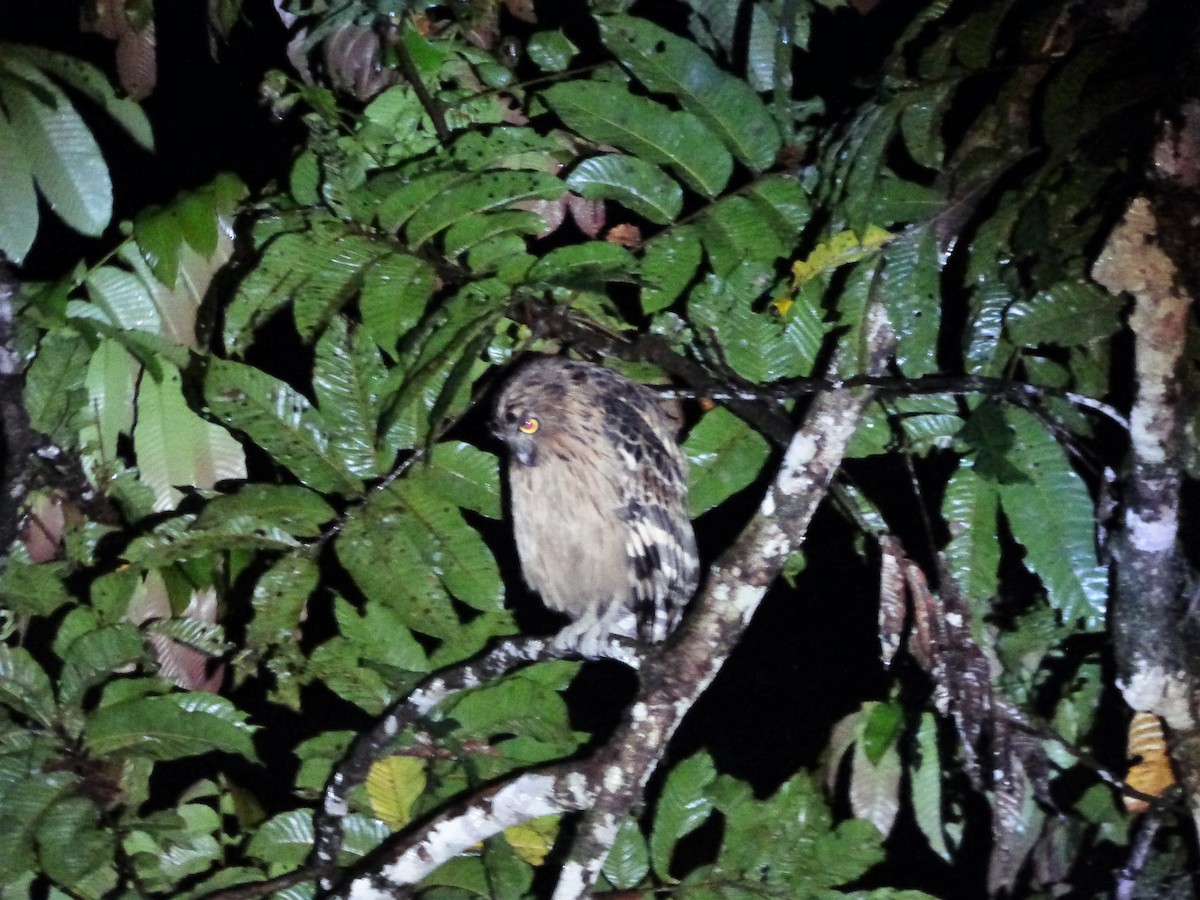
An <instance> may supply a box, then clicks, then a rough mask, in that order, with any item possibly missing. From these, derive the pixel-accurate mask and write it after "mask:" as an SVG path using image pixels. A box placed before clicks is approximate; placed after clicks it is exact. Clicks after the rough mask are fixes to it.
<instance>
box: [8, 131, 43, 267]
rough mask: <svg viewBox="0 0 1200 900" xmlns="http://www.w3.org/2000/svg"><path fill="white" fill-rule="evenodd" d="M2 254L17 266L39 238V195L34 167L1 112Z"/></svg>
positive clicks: (15, 132) (15, 133) (18, 137)
mask: <svg viewBox="0 0 1200 900" xmlns="http://www.w3.org/2000/svg"><path fill="white" fill-rule="evenodd" d="M0 184H2V185H4V190H2V191H0V252H2V253H3V254H4V255H5V256H6V257H7V258H8V259H9V260H11V261H12V262H13V263H15V264H16V265H20V264H21V263H22V262H24V260H25V254H27V253H28V252H29V248H30V247H32V246H33V239H34V238H35V237H37V230H38V220H39V218H40V216H39V214H38V205H37V194H36V193H35V192H34V190H33V163H32V162H31V161H30V159H29V156H28V154H27V153H26V152H25V148H24V147H23V145H22V141H21V140H20V135H19V134H18V132H17V130H16V128H15V127H14V126H13V124H12V123H11V122H9V120H8V117H7V116H6V115H5V114H4V112H3V110H0Z"/></svg>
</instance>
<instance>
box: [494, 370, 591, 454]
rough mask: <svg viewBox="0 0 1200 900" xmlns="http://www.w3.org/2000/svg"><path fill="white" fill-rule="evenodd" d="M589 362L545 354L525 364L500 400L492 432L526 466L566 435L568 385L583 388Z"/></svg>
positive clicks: (506, 386)
mask: <svg viewBox="0 0 1200 900" xmlns="http://www.w3.org/2000/svg"><path fill="white" fill-rule="evenodd" d="M589 368H598V367H594V366H590V364H588V363H577V362H572V361H570V360H566V359H561V358H558V357H542V358H539V359H536V360H534V361H533V362H531V363H528V364H526V365H524V366H522V367H521V368H520V369H519V370H518V371H517V373H516V375H514V376H513V377H512V378H511V379H510V380H509V382H508V384H506V385H505V386H504V390H503V391H501V392H500V396H499V398H498V399H497V400H496V411H495V414H494V415H493V417H492V433H493V434H495V435H496V437H498V438H499V439H500V440H502V441H504V443H505V444H506V445H507V446H508V451H509V453H510V454H511V455H512V458H513V459H514V460H516V461H517V462H519V463H520V464H521V465H524V466H535V465H537V463H538V451H539V448H541V449H542V450H543V451H544V450H545V449H546V445H547V444H548V443H550V444H553V443H554V441H555V439H556V436H557V437H562V436H563V434H564V430H565V429H566V428H567V426H568V423H567V422H566V420H567V419H569V418H570V416H571V412H570V409H571V404H570V403H568V402H566V401H567V397H568V387H569V386H570V387H573V388H575V389H576V390H579V388H580V387H581V386H583V384H584V383H585V382H586V381H587V380H588V376H589V374H590V373H589V371H588V369H589Z"/></svg>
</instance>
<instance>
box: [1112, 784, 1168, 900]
mask: <svg viewBox="0 0 1200 900" xmlns="http://www.w3.org/2000/svg"><path fill="white" fill-rule="evenodd" d="M1161 825H1162V813H1161V812H1160V811H1159V810H1157V809H1154V808H1153V807H1151V809H1150V812H1148V813H1147V814H1146V817H1145V818H1144V819H1143V820H1142V827H1141V829H1140V830H1139V831H1138V835H1137V838H1136V839H1135V840H1134V842H1133V845H1132V846H1131V847H1130V848H1129V857H1128V859H1126V861H1125V867H1124V868H1123V869H1121V871H1120V872H1119V873H1118V874H1117V886H1116V889H1115V890H1114V891H1113V898H1114V900H1133V897H1134V893H1135V892H1136V891H1137V886H1138V876H1140V875H1141V874H1142V869H1144V868H1145V867H1146V861H1147V860H1148V859H1149V858H1150V849H1151V847H1153V845H1154V838H1155V835H1157V834H1158V829H1159V827H1160V826H1161Z"/></svg>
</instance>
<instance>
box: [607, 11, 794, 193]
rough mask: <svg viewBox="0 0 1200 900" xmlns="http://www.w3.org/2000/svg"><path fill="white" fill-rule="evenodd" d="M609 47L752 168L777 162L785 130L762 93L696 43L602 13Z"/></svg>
mask: <svg viewBox="0 0 1200 900" xmlns="http://www.w3.org/2000/svg"><path fill="white" fill-rule="evenodd" d="M597 22H598V23H599V25H600V37H601V40H603V41H604V44H605V46H607V47H608V49H609V50H610V51H612V53H613V54H614V55H615V56H616V57H617V59H619V60H620V61H621V63H622V64H623V65H625V66H627V67H628V68H629V70H630V71H631V72H633V74H634V76H635V77H636V78H637V79H638V80H639V81H640V82H642V84H644V85H645V86H646V87H647V88H648V89H649V90H651V91H654V92H655V93H660V94H670V95H672V96H674V97H676V98H678V100H679V102H680V104H681V105H682V106H683V108H684V109H685V110H687V111H688V112H690V113H693V114H694V115H695V116H697V117H698V118H699V119H700V120H701V121H702V122H704V124H705V125H707V126H708V127H709V128H711V129H712V131H713V132H714V133H715V134H716V135H717V137H718V138H719V139H720V141H721V142H722V143H723V144H724V145H725V146H726V147H728V148H729V149H730V150H731V151H733V154H734V155H735V156H736V157H737V158H738V159H740V160H741V161H742V162H743V163H745V164H746V165H747V166H748V167H749V168H750V169H751V170H752V171H754V172H762V171H763V170H764V169H767V168H769V167H770V166H771V165H772V163H774V162H775V157H776V154H778V152H779V148H780V146H781V145H782V138H781V137H780V134H779V129H778V128H777V127H776V125H775V122H774V120H773V119H772V118H771V115H770V113H769V112H768V111H767V109H766V107H765V106H763V104H762V102H761V101H760V100H759V99H758V96H757V95H756V94H755V93H754V91H752V90H751V89H750V88H749V86H748V85H747V84H746V83H745V82H744V81H742V80H741V79H739V78H735V77H734V76H732V75H730V74H729V73H727V72H722V71H721V70H720V69H719V68H717V66H716V64H715V63H713V61H712V60H711V59H710V58H709V57H708V55H707V54H705V53H704V51H702V50H701V49H700V48H699V47H697V46H696V45H695V44H693V43H691V42H690V41H687V40H684V39H683V38H681V37H677V36H676V35H674V34H672V33H671V32H669V31H667V30H665V29H663V28H660V27H659V26H657V25H653V24H651V23H650V22H647V21H646V20H644V19H638V18H635V17H633V16H628V15H613V16H601V17H597Z"/></svg>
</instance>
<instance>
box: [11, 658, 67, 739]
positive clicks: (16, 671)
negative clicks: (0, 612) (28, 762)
mask: <svg viewBox="0 0 1200 900" xmlns="http://www.w3.org/2000/svg"><path fill="white" fill-rule="evenodd" d="M0 703H3V704H4V705H5V706H7V707H9V708H10V709H12V710H14V711H16V712H17V713H19V714H21V715H23V716H28V717H29V718H31V719H32V720H34V721H35V722H37V723H39V724H40V725H42V726H44V727H47V728H49V727H51V726H52V725H53V724H54V722H55V720H56V719H57V716H58V710H57V705H56V704H55V702H54V690H53V688H52V687H51V686H50V678H49V676H47V675H46V673H45V672H44V671H43V670H42V667H41V666H40V665H38V663H37V661H36V660H35V659H34V658H33V655H32V654H30V652H29V651H28V650H26V649H25V648H24V647H10V646H8V645H7V644H0Z"/></svg>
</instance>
